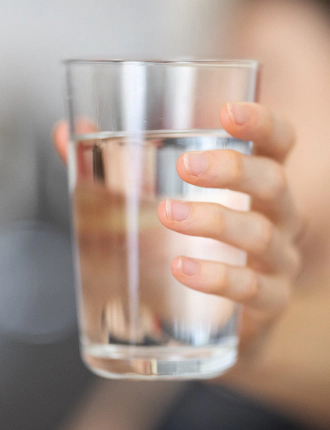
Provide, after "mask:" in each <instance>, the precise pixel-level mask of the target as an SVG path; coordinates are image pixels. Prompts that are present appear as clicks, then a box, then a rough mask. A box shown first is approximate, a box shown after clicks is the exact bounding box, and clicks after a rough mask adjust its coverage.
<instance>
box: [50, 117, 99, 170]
mask: <svg viewBox="0 0 330 430" xmlns="http://www.w3.org/2000/svg"><path fill="white" fill-rule="evenodd" d="M95 131H97V128H96V126H95V125H94V124H93V123H92V122H91V121H90V120H88V119H79V120H77V121H76V123H75V134H77V135H80V134H81V135H83V134H87V133H94V132H95ZM52 134H53V141H54V145H55V148H56V150H57V152H58V154H59V156H60V157H61V159H62V161H63V162H64V163H65V164H66V162H67V158H68V142H69V126H68V123H67V122H66V121H63V120H61V121H59V122H58V123H57V124H55V126H54V128H53V133H52Z"/></svg>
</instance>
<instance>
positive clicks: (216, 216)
mask: <svg viewBox="0 0 330 430" xmlns="http://www.w3.org/2000/svg"><path fill="white" fill-rule="evenodd" d="M207 229H208V231H209V234H208V236H209V237H213V238H214V239H218V240H221V238H222V237H223V232H224V231H225V230H226V217H225V216H224V211H223V208H222V207H221V206H220V205H218V204H216V205H215V206H214V211H212V215H211V214H210V219H209V220H208V223H207Z"/></svg>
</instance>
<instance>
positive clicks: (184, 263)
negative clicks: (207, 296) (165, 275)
mask: <svg viewBox="0 0 330 430" xmlns="http://www.w3.org/2000/svg"><path fill="white" fill-rule="evenodd" d="M178 268H179V270H181V272H182V273H184V274H185V275H188V276H193V275H197V274H198V273H199V271H200V264H199V262H198V261H196V260H193V259H192V258H187V257H180V258H179V263H178Z"/></svg>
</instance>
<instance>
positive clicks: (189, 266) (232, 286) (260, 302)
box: [171, 257, 290, 315]
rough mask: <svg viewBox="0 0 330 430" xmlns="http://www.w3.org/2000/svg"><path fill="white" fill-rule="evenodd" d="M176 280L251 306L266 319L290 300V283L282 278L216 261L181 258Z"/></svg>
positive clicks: (175, 270) (176, 263) (174, 264)
mask: <svg viewBox="0 0 330 430" xmlns="http://www.w3.org/2000/svg"><path fill="white" fill-rule="evenodd" d="M171 269H172V273H173V275H174V276H175V278H176V279H177V280H178V281H179V282H181V283H182V284H183V285H186V286H187V287H189V288H192V289H194V290H197V291H201V292H204V293H207V294H214V295H219V296H222V297H226V298H228V299H230V300H234V301H236V302H238V303H242V304H248V305H249V307H250V308H251V309H254V310H255V311H258V310H262V311H263V312H265V314H266V315H269V314H270V310H272V314H274V313H276V312H280V311H281V310H282V309H283V307H284V306H285V304H286V302H287V301H288V299H289V295H290V289H289V283H288V282H286V281H285V280H284V279H280V278H279V277H278V276H272V275H265V274H261V273H257V272H255V271H253V270H251V269H250V268H248V267H234V266H229V265H226V264H223V263H219V262H214V261H205V260H197V259H192V258H187V257H177V258H175V259H174V260H173V262H172V268H171Z"/></svg>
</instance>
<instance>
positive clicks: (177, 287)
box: [69, 131, 250, 379]
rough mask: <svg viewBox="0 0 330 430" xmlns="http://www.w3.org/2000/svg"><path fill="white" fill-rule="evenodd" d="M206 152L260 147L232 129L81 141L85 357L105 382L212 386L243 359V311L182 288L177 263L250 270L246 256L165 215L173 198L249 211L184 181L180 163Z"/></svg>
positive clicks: (76, 195) (75, 177)
mask: <svg viewBox="0 0 330 430" xmlns="http://www.w3.org/2000/svg"><path fill="white" fill-rule="evenodd" d="M203 149H235V150H238V151H240V152H244V153H249V152H250V145H249V143H247V142H243V141H239V140H237V139H233V138H231V137H229V136H227V135H225V134H224V132H223V131H212V132H209V131H204V132H202V133H201V132H194V131H191V132H189V133H187V132H186V133H178V132H176V133H156V132H155V133H152V134H146V135H141V136H135V137H127V136H125V135H111V134H105V133H95V134H90V135H84V136H81V137H80V139H78V140H76V141H75V142H72V143H71V148H70V156H69V167H70V190H71V196H72V202H73V222H74V230H75V243H76V257H77V258H76V260H77V278H78V284H79V285H78V298H79V315H80V329H81V350H82V357H83V359H84V361H85V363H86V364H87V365H88V366H89V367H90V368H91V369H92V370H93V371H94V372H95V373H97V374H99V375H102V376H107V377H113V378H116V377H118V378H147V379H152V378H189V377H194V378H199V377H200V378H202V377H209V376H214V375H216V374H220V373H221V372H223V371H224V370H225V369H226V368H228V367H229V366H231V365H232V364H233V363H234V361H235V358H236V351H237V325H238V320H239V319H238V315H239V312H238V308H237V306H236V305H235V304H233V303H232V302H231V301H229V300H227V299H225V298H220V297H216V296H211V295H206V294H203V293H200V292H197V291H193V290H190V289H188V288H187V287H185V286H183V285H181V284H180V283H179V282H178V281H176V280H175V279H174V277H173V276H172V274H171V271H170V263H171V261H172V259H173V258H174V257H176V256H178V255H186V256H189V257H196V258H202V259H209V260H215V261H223V262H225V263H228V264H236V265H244V264H245V259H246V255H245V253H244V252H243V251H240V250H238V249H235V248H233V247H231V246H229V245H226V244H223V243H220V242H218V241H215V240H212V239H205V238H198V237H190V236H184V235H181V234H179V233H176V232H172V231H170V230H168V229H166V228H165V227H164V226H163V225H161V223H160V221H159V220H158V217H157V207H158V205H159V203H160V202H161V201H162V200H163V199H164V198H165V197H171V198H178V199H180V200H196V201H213V202H218V203H221V204H223V205H226V206H228V207H231V208H234V209H238V210H247V209H248V207H249V198H248V197H247V196H246V195H244V194H241V193H237V192H233V191H229V190H219V189H205V188H200V187H195V186H192V185H189V184H186V183H184V182H183V181H182V180H181V179H180V178H179V176H178V174H177V173H176V167H175V166H176V160H177V158H178V157H179V155H180V154H181V153H183V152H186V151H192V150H203Z"/></svg>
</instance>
